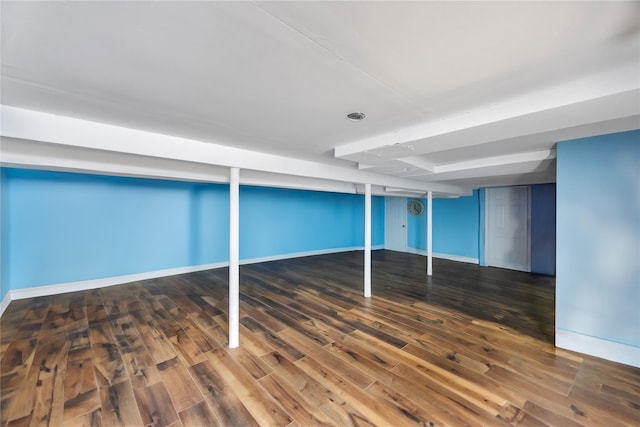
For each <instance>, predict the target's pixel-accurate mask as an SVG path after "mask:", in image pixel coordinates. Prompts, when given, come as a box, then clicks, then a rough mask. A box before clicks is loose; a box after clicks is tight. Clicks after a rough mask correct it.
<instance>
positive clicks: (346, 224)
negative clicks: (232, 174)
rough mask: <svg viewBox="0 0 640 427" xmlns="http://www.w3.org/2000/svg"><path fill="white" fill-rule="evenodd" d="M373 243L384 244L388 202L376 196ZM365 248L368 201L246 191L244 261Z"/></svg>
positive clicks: (242, 223) (359, 197)
mask: <svg viewBox="0 0 640 427" xmlns="http://www.w3.org/2000/svg"><path fill="white" fill-rule="evenodd" d="M371 208H372V212H371V216H372V224H371V241H372V245H382V244H384V198H382V197H373V198H372V206H371ZM363 245H364V197H363V196H362V195H355V194H340V193H328V192H319V191H304V190H286V189H274V188H264V187H242V188H241V190H240V258H241V259H247V258H260V257H265V256H271V255H280V254H287V253H295V252H306V251H315V250H322V249H328V248H346V247H352V246H363Z"/></svg>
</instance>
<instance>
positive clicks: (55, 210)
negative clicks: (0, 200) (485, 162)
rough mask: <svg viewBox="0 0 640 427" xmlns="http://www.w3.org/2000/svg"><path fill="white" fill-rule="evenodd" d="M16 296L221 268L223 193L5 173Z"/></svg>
mask: <svg viewBox="0 0 640 427" xmlns="http://www.w3.org/2000/svg"><path fill="white" fill-rule="evenodd" d="M6 176H7V178H8V179H7V183H6V185H8V186H9V198H8V199H9V200H8V216H9V221H10V224H11V237H10V239H9V244H8V245H9V252H10V263H9V266H10V270H9V284H10V287H11V289H21V288H25V287H32V286H42V285H49V284H57V283H65V282H73V281H79V280H88V279H95V278H102V277H109V276H119V275H125V274H132V273H139V272H145V271H153V270H161V269H167V268H174V267H180V266H186V265H197V264H203V263H210V262H217V261H223V260H225V259H227V257H228V231H227V230H228V209H220V207H221V206H227V205H228V199H229V196H228V188H227V187H226V186H223V185H206V184H197V183H185V182H171V181H161V180H150V179H139V178H124V177H108V176H99V175H85V174H73V173H64V172H45V171H34V170H21V169H7V170H6Z"/></svg>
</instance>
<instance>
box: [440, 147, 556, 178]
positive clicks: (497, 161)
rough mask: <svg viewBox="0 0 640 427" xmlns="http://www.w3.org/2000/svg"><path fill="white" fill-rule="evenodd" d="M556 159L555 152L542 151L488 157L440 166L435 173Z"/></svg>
mask: <svg viewBox="0 0 640 427" xmlns="http://www.w3.org/2000/svg"><path fill="white" fill-rule="evenodd" d="M555 158H556V152H555V150H540V151H534V152H530V153H518V154H506V155H504V156H495V157H487V158H484V159H474V160H468V161H465V162H457V163H449V164H446V165H438V166H436V168H435V171H434V172H435V173H436V174H438V173H446V172H456V171H461V170H471V169H480V168H487V167H492V166H506V165H513V164H517V163H528V162H535V161H542V160H551V159H555Z"/></svg>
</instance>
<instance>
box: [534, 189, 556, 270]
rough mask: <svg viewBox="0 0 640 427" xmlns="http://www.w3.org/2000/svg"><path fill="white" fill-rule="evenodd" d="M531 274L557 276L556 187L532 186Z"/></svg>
mask: <svg viewBox="0 0 640 427" xmlns="http://www.w3.org/2000/svg"><path fill="white" fill-rule="evenodd" d="M531 272H532V273H540V274H546V275H549V276H553V275H555V274H556V185H555V184H538V185H532V186H531Z"/></svg>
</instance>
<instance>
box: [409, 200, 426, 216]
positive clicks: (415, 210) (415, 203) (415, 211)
mask: <svg viewBox="0 0 640 427" xmlns="http://www.w3.org/2000/svg"><path fill="white" fill-rule="evenodd" d="M407 210H408V211H409V213H410V214H411V215H415V216H418V215H422V212H424V205H423V204H422V202H421V201H420V200H416V199H413V200H409V203H407Z"/></svg>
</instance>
